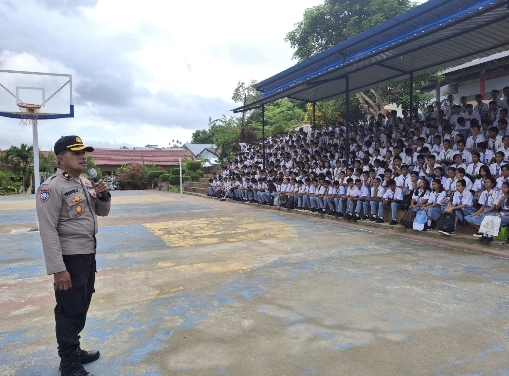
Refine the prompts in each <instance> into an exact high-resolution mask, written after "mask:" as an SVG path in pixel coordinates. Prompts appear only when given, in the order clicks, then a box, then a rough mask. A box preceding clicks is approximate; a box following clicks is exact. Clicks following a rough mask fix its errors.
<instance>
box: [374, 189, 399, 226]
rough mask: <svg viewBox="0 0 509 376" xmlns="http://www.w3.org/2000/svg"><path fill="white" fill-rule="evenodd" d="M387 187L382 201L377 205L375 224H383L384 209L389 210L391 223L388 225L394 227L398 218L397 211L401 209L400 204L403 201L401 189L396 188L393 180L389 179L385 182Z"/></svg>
mask: <svg viewBox="0 0 509 376" xmlns="http://www.w3.org/2000/svg"><path fill="white" fill-rule="evenodd" d="M387 187H388V189H387V190H386V191H385V193H384V195H383V200H382V201H381V202H380V203H379V204H378V219H377V220H376V223H384V219H383V214H384V208H385V209H390V210H391V214H392V221H391V222H390V223H389V225H391V226H394V225H397V224H398V222H397V221H396V218H397V216H398V210H399V209H400V207H401V206H400V203H401V201H402V200H403V191H402V190H401V188H398V187H396V182H395V181H394V179H389V181H387Z"/></svg>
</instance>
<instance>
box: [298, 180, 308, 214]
mask: <svg viewBox="0 0 509 376" xmlns="http://www.w3.org/2000/svg"><path fill="white" fill-rule="evenodd" d="M304 181H306V180H304ZM307 181H309V182H311V181H310V180H309V179H307ZM297 186H298V187H299V189H298V191H297V209H298V210H303V209H305V208H306V207H307V205H306V202H305V201H306V200H305V197H307V196H306V193H307V190H308V184H304V182H303V181H302V180H300V179H299V180H297Z"/></svg>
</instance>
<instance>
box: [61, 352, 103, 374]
mask: <svg viewBox="0 0 509 376" xmlns="http://www.w3.org/2000/svg"><path fill="white" fill-rule="evenodd" d="M99 356H100V354H99V351H97V350H95V351H84V350H81V349H79V348H78V351H77V352H76V353H75V354H74V355H72V356H68V357H62V358H61V360H60V368H59V369H60V372H61V376H94V375H92V374H91V373H89V372H87V371H86V370H85V368H83V365H82V364H86V363H90V362H93V361H94V360H97V359H98V358H99ZM82 359H83V360H82Z"/></svg>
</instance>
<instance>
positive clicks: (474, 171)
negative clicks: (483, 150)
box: [466, 151, 484, 179]
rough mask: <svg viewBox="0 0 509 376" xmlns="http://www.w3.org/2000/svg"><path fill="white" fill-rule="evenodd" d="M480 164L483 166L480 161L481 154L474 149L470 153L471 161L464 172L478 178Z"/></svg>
mask: <svg viewBox="0 0 509 376" xmlns="http://www.w3.org/2000/svg"><path fill="white" fill-rule="evenodd" d="M481 166H484V165H483V164H482V163H481V155H480V154H479V152H477V151H474V152H473V153H472V162H471V163H470V164H469V165H468V166H467V168H466V173H467V174H468V175H470V176H471V177H472V178H474V179H478V178H479V177H480V175H479V169H480V168H481Z"/></svg>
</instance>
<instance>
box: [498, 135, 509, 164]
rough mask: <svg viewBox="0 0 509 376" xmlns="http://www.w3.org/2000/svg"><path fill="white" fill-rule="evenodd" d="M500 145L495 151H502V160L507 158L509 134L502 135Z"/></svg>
mask: <svg viewBox="0 0 509 376" xmlns="http://www.w3.org/2000/svg"><path fill="white" fill-rule="evenodd" d="M502 144H503V145H502V147H501V148H499V149H498V150H497V151H501V152H503V153H504V155H505V158H504V160H506V161H507V160H509V136H504V137H502Z"/></svg>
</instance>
